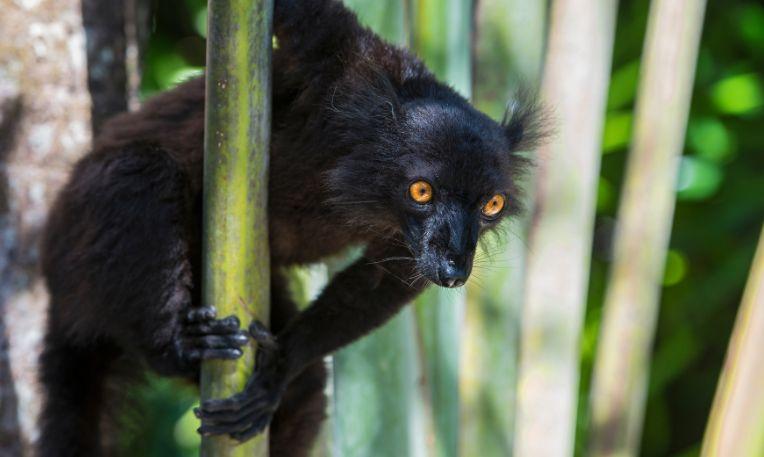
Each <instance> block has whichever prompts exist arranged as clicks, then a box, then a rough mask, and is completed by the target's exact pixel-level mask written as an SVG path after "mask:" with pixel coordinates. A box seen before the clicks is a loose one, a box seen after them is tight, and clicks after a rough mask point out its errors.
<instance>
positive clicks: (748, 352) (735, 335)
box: [700, 228, 764, 457]
mask: <svg viewBox="0 0 764 457" xmlns="http://www.w3.org/2000/svg"><path fill="white" fill-rule="evenodd" d="M762 348H764V228H763V229H762V232H761V235H760V236H759V247H758V248H757V251H756V257H755V258H754V259H753V265H752V266H751V273H750V275H749V277H748V284H747V285H746V288H745V295H743V301H742V303H741V304H740V310H738V315H737V321H736V322H735V328H734V330H733V332H732V338H731V339H730V345H729V349H728V350H727V360H726V361H725V363H724V369H723V371H722V375H721V377H720V378H719V385H718V386H717V388H716V398H714V404H713V407H712V408H711V417H710V418H709V421H708V427H707V429H706V435H705V437H704V439H703V448H702V451H701V454H700V455H701V456H703V457H725V456H733V455H734V456H740V457H758V456H762V455H764V388H762V382H764V353H762Z"/></svg>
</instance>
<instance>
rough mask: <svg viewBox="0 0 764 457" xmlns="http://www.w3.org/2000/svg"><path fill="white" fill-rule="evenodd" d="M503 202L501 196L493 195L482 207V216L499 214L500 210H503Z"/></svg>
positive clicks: (504, 200)
mask: <svg viewBox="0 0 764 457" xmlns="http://www.w3.org/2000/svg"><path fill="white" fill-rule="evenodd" d="M505 202H506V199H505V198H504V196H503V195H499V194H496V195H494V196H493V197H491V199H490V200H488V203H486V204H485V205H484V206H483V215H484V216H488V217H494V216H496V215H497V214H499V213H500V212H501V210H502V209H504V203H505Z"/></svg>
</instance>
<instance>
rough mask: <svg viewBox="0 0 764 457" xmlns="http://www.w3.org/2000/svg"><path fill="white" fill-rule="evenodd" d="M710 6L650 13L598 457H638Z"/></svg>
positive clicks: (609, 326)
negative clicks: (701, 43)
mask: <svg viewBox="0 0 764 457" xmlns="http://www.w3.org/2000/svg"><path fill="white" fill-rule="evenodd" d="M705 3H706V2H705V0H655V1H654V2H653V3H652V5H651V8H650V16H649V20H648V25H647V36H646V39H645V47H644V53H643V56H644V57H643V64H642V75H641V81H640V88H639V98H638V101H637V109H636V121H635V126H634V143H633V145H632V149H631V153H630V156H629V162H628V165H627V171H626V178H625V182H624V188H623V194H622V197H621V205H620V210H619V217H618V228H617V230H616V235H615V246H614V257H613V265H612V267H611V275H610V282H609V284H608V288H607V292H606V294H605V308H604V317H603V321H602V330H601V334H600V342H599V347H598V352H597V359H596V365H595V367H594V377H593V382H592V393H591V421H592V422H591V435H590V443H589V444H590V451H591V455H594V456H606V455H608V456H609V455H619V456H628V455H637V452H638V448H639V441H640V435H641V428H642V420H643V415H644V401H645V394H646V386H647V379H648V369H649V357H650V350H651V346H652V340H653V334H654V330H655V320H656V315H657V310H658V304H659V296H660V284H661V279H662V277H663V268H664V263H665V261H666V250H667V248H668V242H669V236H670V232H671V221H672V216H673V211H674V201H675V190H674V189H675V185H676V183H675V181H676V176H677V172H678V170H677V165H678V163H679V160H678V159H679V156H680V154H681V153H682V146H683V144H684V134H685V128H686V125H687V115H688V112H689V107H690V97H691V94H692V84H693V78H694V74H695V62H696V58H697V53H698V44H699V41H700V32H701V28H702V25H703V14H704V10H705Z"/></svg>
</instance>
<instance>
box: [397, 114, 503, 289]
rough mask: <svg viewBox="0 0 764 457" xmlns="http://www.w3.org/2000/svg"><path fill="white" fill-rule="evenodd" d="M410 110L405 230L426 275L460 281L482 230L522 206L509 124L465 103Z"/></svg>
mask: <svg viewBox="0 0 764 457" xmlns="http://www.w3.org/2000/svg"><path fill="white" fill-rule="evenodd" d="M406 115H407V120H406V122H407V124H408V129H407V132H408V135H409V138H408V139H407V141H406V143H407V144H406V148H405V150H406V152H405V153H404V154H402V155H401V156H400V158H399V164H400V166H401V167H402V170H403V174H402V177H403V179H402V180H401V181H400V182H399V185H398V187H399V189H398V192H399V199H400V200H399V204H398V205H397V206H398V211H399V215H400V216H399V217H400V219H399V220H400V221H401V232H402V233H403V235H404V238H405V240H406V242H407V244H408V246H409V248H410V250H411V252H412V254H413V255H414V257H415V258H416V261H417V266H418V269H419V272H420V273H421V274H422V275H423V276H424V277H426V278H427V279H428V280H430V281H432V282H434V283H435V284H438V285H440V286H443V287H459V286H462V285H463V284H464V283H465V282H466V281H467V279H468V278H469V276H470V273H471V271H472V262H473V258H474V255H475V248H476V246H477V242H478V238H479V237H480V235H481V234H482V233H483V232H484V231H485V230H486V229H489V228H491V227H493V226H495V225H496V224H497V223H498V222H499V221H500V220H501V219H502V218H503V217H504V216H506V215H507V214H509V213H512V212H513V210H515V209H516V204H515V202H514V201H513V199H515V198H517V197H518V196H517V195H515V193H516V186H515V183H513V182H512V177H511V175H512V173H511V172H510V168H511V164H510V163H509V161H510V160H511V157H510V155H509V154H508V151H507V149H508V147H507V145H506V139H505V138H504V133H503V129H502V127H501V126H500V125H499V124H497V123H496V122H493V121H492V120H490V119H488V118H487V117H485V116H483V115H482V114H480V113H478V112H477V111H474V110H469V109H464V108H463V107H459V108H454V107H449V106H443V105H440V104H420V105H414V106H409V107H406Z"/></svg>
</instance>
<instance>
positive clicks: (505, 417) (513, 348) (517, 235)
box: [459, 0, 546, 456]
mask: <svg viewBox="0 0 764 457" xmlns="http://www.w3.org/2000/svg"><path fill="white" fill-rule="evenodd" d="M545 23H546V2H528V1H527V0H481V1H480V2H479V4H478V9H477V18H476V30H475V35H476V43H475V56H474V57H475V65H474V69H475V91H474V92H473V97H474V101H475V104H476V105H477V106H478V107H479V108H480V109H481V110H483V111H484V112H486V113H487V114H489V115H490V116H492V117H493V118H494V119H501V117H502V116H503V114H504V110H505V108H506V103H507V101H508V97H510V96H511V95H512V93H513V92H515V91H517V89H518V85H519V84H523V85H526V86H532V85H534V84H538V83H537V81H538V80H539V77H540V72H541V63H542V59H541V57H542V53H543V48H544V37H545ZM523 185H524V186H526V187H527V186H529V183H527V182H526V183H523ZM527 219H528V218H527V215H526V217H523V218H521V219H520V220H512V221H509V222H508V225H507V228H506V233H505V234H504V236H503V237H500V239H498V240H493V239H489V240H487V241H486V242H485V243H481V246H480V248H479V249H480V250H479V251H478V254H477V257H476V265H475V268H474V270H473V273H472V275H473V280H471V281H470V284H469V290H468V294H467V306H466V312H465V322H464V338H463V340H462V341H463V343H462V344H463V347H462V355H461V366H460V370H459V391H460V395H461V402H462V403H461V426H460V429H459V430H460V442H459V447H460V455H465V456H470V455H486V456H500V455H510V454H511V452H512V446H513V445H514V419H515V416H514V415H515V401H516V397H515V393H516V390H517V376H518V373H517V369H518V366H517V363H518V356H519V351H520V349H519V342H520V322H521V319H520V316H521V312H520V311H521V309H522V297H523V293H522V292H523V283H524V277H523V271H524V270H525V243H526V238H527V236H526V231H527V230H526V228H527V225H528V221H527Z"/></svg>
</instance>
